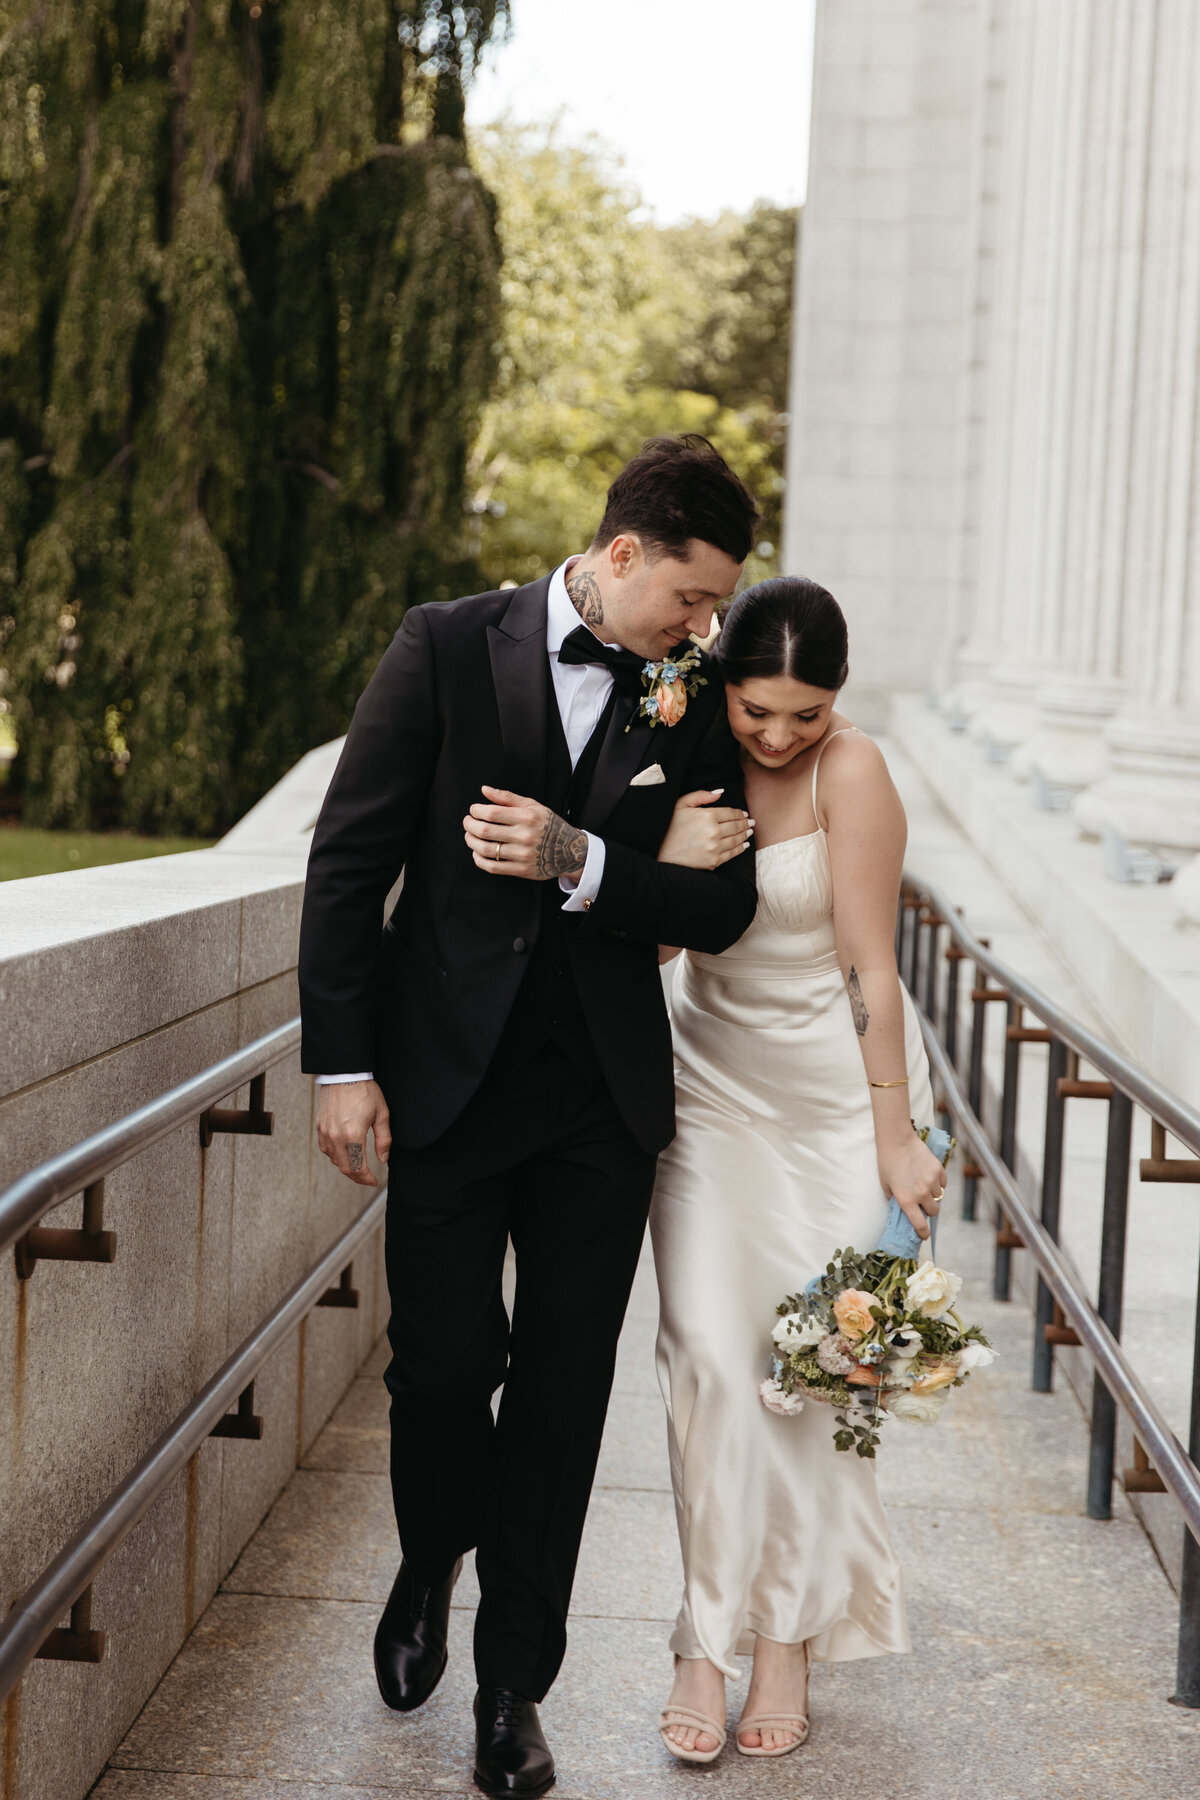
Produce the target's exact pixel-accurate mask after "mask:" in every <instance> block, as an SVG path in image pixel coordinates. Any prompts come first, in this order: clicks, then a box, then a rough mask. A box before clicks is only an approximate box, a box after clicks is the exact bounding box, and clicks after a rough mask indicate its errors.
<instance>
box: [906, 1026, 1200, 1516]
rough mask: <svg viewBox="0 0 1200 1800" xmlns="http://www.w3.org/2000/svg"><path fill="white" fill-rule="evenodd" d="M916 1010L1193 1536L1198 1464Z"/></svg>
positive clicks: (997, 1178) (972, 1128)
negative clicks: (1030, 1202)
mask: <svg viewBox="0 0 1200 1800" xmlns="http://www.w3.org/2000/svg"><path fill="white" fill-rule="evenodd" d="M917 1016H918V1019H919V1022H920V1026H921V1035H922V1037H923V1038H924V1039H925V1048H926V1050H927V1052H928V1054H929V1060H930V1063H931V1064H932V1065H933V1069H934V1072H935V1074H936V1075H937V1079H938V1082H939V1083H940V1085H941V1089H942V1092H943V1093H944V1094H945V1096H946V1099H947V1101H948V1102H949V1110H950V1112H951V1113H952V1114H953V1115H954V1122H955V1126H956V1127H957V1129H958V1130H959V1131H960V1132H961V1133H962V1135H963V1137H964V1138H965V1139H966V1141H967V1143H968V1144H969V1145H970V1147H971V1149H972V1151H973V1152H974V1154H975V1155H976V1156H977V1157H978V1158H979V1161H980V1162H981V1163H982V1164H983V1167H984V1169H985V1170H986V1171H987V1176H988V1179H989V1181H992V1182H994V1183H995V1185H996V1189H997V1192H998V1193H999V1195H1000V1197H1001V1200H1002V1201H1003V1204H1004V1212H1005V1215H1006V1217H1007V1218H1009V1219H1010V1220H1012V1221H1013V1222H1014V1223H1015V1224H1016V1225H1018V1226H1019V1227H1020V1231H1021V1236H1022V1237H1023V1238H1024V1240H1025V1248H1026V1249H1027V1250H1028V1251H1029V1254H1030V1255H1031V1256H1032V1257H1033V1260H1034V1262H1035V1263H1036V1264H1037V1266H1038V1268H1039V1270H1040V1271H1041V1273H1042V1275H1043V1276H1044V1277H1045V1279H1046V1280H1047V1282H1048V1283H1049V1284H1050V1287H1051V1289H1052V1291H1053V1293H1054V1295H1055V1298H1056V1299H1057V1300H1058V1302H1059V1305H1060V1306H1061V1307H1062V1309H1063V1311H1064V1312H1065V1313H1066V1314H1067V1315H1068V1317H1069V1318H1070V1320H1071V1322H1072V1324H1073V1325H1074V1327H1075V1329H1076V1331H1077V1332H1078V1333H1079V1336H1080V1337H1081V1338H1082V1339H1083V1343H1084V1348H1085V1349H1087V1350H1089V1351H1090V1352H1091V1355H1092V1360H1093V1361H1094V1362H1095V1364H1096V1367H1097V1369H1099V1371H1100V1374H1101V1375H1102V1376H1103V1378H1104V1382H1105V1385H1106V1387H1107V1388H1108V1390H1109V1392H1110V1393H1111V1394H1112V1396H1113V1398H1114V1399H1115V1400H1118V1401H1119V1402H1120V1403H1121V1405H1122V1406H1123V1407H1124V1408H1125V1410H1126V1412H1127V1413H1128V1414H1129V1417H1130V1419H1131V1421H1132V1423H1133V1426H1134V1428H1135V1430H1136V1431H1137V1434H1138V1437H1139V1438H1140V1440H1141V1442H1142V1444H1143V1445H1144V1446H1145V1449H1146V1452H1147V1455H1148V1456H1149V1457H1150V1460H1151V1462H1153V1464H1154V1466H1155V1468H1156V1469H1157V1470H1158V1472H1159V1474H1160V1475H1161V1476H1162V1478H1163V1480H1164V1481H1165V1482H1166V1484H1167V1486H1168V1487H1169V1488H1170V1490H1171V1492H1172V1493H1173V1494H1174V1496H1175V1498H1176V1500H1178V1502H1179V1504H1180V1506H1181V1508H1182V1509H1183V1516H1184V1519H1185V1520H1186V1522H1187V1526H1188V1529H1189V1530H1190V1531H1191V1533H1192V1535H1193V1537H1195V1538H1196V1540H1197V1541H1198V1542H1200V1469H1198V1468H1197V1467H1196V1465H1195V1463H1194V1462H1193V1461H1192V1459H1191V1457H1190V1456H1189V1455H1188V1453H1187V1451H1186V1450H1185V1449H1184V1447H1183V1445H1182V1444H1181V1443H1180V1442H1179V1439H1178V1438H1177V1437H1176V1436H1175V1433H1174V1432H1173V1431H1172V1430H1171V1427H1170V1426H1169V1425H1168V1423H1167V1421H1166V1418H1165V1416H1164V1414H1163V1412H1162V1410H1161V1408H1160V1407H1159V1405H1158V1402H1157V1401H1156V1400H1154V1399H1153V1398H1152V1397H1151V1395H1150V1394H1149V1393H1147V1391H1146V1389H1145V1388H1144V1387H1143V1385H1142V1383H1141V1382H1140V1381H1139V1379H1138V1377H1137V1375H1136V1374H1135V1373H1134V1371H1133V1369H1132V1368H1131V1367H1130V1365H1129V1363H1128V1362H1127V1361H1126V1359H1125V1356H1124V1354H1123V1352H1122V1350H1121V1346H1120V1344H1119V1343H1118V1342H1117V1340H1116V1338H1115V1337H1114V1336H1113V1334H1112V1332H1111V1331H1110V1330H1109V1329H1108V1326H1107V1325H1106V1324H1105V1323H1104V1320H1103V1319H1102V1318H1101V1317H1100V1315H1099V1313H1098V1312H1097V1311H1096V1309H1095V1307H1094V1306H1093V1305H1092V1302H1091V1300H1090V1299H1089V1298H1088V1296H1087V1294H1086V1293H1085V1291H1084V1289H1083V1287H1082V1285H1081V1283H1080V1280H1079V1277H1078V1276H1077V1275H1076V1273H1075V1271H1074V1269H1073V1268H1072V1267H1071V1264H1070V1263H1069V1261H1068V1260H1067V1258H1066V1257H1065V1256H1064V1255H1063V1253H1062V1251H1061V1250H1060V1249H1059V1247H1058V1245H1057V1244H1056V1243H1055V1241H1054V1239H1053V1238H1052V1237H1051V1236H1050V1234H1049V1232H1047V1231H1046V1230H1045V1229H1044V1228H1043V1226H1042V1224H1041V1221H1040V1220H1039V1219H1038V1218H1037V1216H1036V1214H1034V1213H1032V1212H1031V1211H1030V1210H1029V1207H1028V1205H1027V1204H1026V1201H1025V1197H1024V1195H1023V1194H1022V1193H1021V1190H1020V1188H1019V1187H1018V1186H1017V1184H1016V1182H1015V1181H1014V1180H1013V1178H1012V1176H1011V1174H1010V1173H1009V1171H1008V1170H1007V1169H1006V1168H1005V1166H1004V1164H1003V1163H1002V1162H1001V1161H1000V1158H999V1156H998V1155H997V1154H996V1152H995V1150H994V1149H993V1148H992V1144H991V1140H990V1139H989V1137H988V1134H987V1129H986V1127H985V1126H984V1124H983V1122H982V1120H981V1119H979V1118H978V1117H977V1116H976V1114H975V1113H974V1111H973V1110H972V1108H971V1107H970V1105H969V1104H968V1101H967V1097H966V1095H965V1094H964V1093H963V1090H962V1086H961V1084H960V1083H959V1080H958V1076H957V1075H956V1073H955V1071H954V1068H953V1066H952V1064H951V1062H950V1059H949V1057H948V1056H947V1055H946V1052H945V1050H944V1049H943V1047H942V1044H941V1042H940V1041H939V1039H938V1036H937V1033H936V1031H935V1030H934V1028H933V1026H932V1025H931V1024H930V1022H929V1020H928V1019H927V1018H926V1017H925V1015H924V1013H923V1012H922V1011H921V1010H920V1008H918V1012H917Z"/></svg>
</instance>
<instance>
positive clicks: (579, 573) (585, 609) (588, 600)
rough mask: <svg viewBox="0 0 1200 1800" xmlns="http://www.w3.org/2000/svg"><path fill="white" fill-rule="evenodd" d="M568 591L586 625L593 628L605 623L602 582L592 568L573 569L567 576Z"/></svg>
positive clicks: (573, 604)
mask: <svg viewBox="0 0 1200 1800" xmlns="http://www.w3.org/2000/svg"><path fill="white" fill-rule="evenodd" d="M567 593H568V594H569V595H570V597H571V605H572V606H573V607H574V608H575V611H576V612H577V613H578V614H579V616H580V618H581V619H582V620H583V622H584V624H585V625H590V626H591V627H592V629H593V630H595V628H596V626H597V625H603V623H604V602H603V600H602V599H601V598H600V584H599V582H598V581H597V580H596V577H595V576H594V575H593V574H592V573H591V572H590V570H588V569H572V570H571V573H570V574H569V575H568V576H567Z"/></svg>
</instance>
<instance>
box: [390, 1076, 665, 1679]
mask: <svg viewBox="0 0 1200 1800" xmlns="http://www.w3.org/2000/svg"><path fill="white" fill-rule="evenodd" d="M654 1167H655V1158H654V1157H652V1156H648V1155H647V1154H646V1152H645V1151H644V1150H641V1149H639V1147H638V1145H637V1144H636V1143H635V1142H634V1140H633V1138H632V1137H631V1136H630V1135H629V1132H628V1131H627V1129H626V1127H625V1125H624V1123H623V1122H622V1120H621V1118H620V1116H619V1114H618V1113H617V1111H616V1108H615V1106H614V1104H613V1101H612V1099H611V1097H610V1095H609V1093H608V1090H607V1088H606V1087H605V1086H604V1085H603V1084H602V1083H594V1082H589V1081H587V1080H585V1079H584V1078H583V1077H581V1075H580V1074H579V1072H578V1070H577V1069H576V1068H575V1067H574V1066H573V1065H572V1063H571V1062H570V1061H569V1060H568V1059H567V1058H566V1057H565V1056H564V1055H563V1053H562V1052H561V1051H560V1050H558V1049H556V1048H555V1047H554V1046H553V1045H547V1046H546V1047H545V1048H544V1049H542V1050H540V1051H539V1052H538V1053H537V1054H536V1055H535V1056H534V1057H533V1058H532V1060H530V1061H529V1062H526V1063H525V1064H524V1066H522V1067H517V1068H507V1069H506V1068H504V1067H494V1068H493V1069H492V1070H491V1071H489V1074H488V1076H487V1077H486V1078H485V1081H484V1083H483V1085H482V1086H481V1088H480V1089H479V1091H478V1093H477V1094H476V1095H475V1097H474V1098H473V1100H472V1101H471V1103H470V1104H469V1106H468V1107H467V1109H466V1111H465V1112H464V1113H463V1115H462V1116H461V1117H460V1118H459V1119H458V1120H457V1121H456V1122H455V1124H454V1125H453V1126H452V1127H451V1129H450V1130H449V1131H448V1132H446V1134H445V1135H444V1136H443V1137H442V1138H440V1139H439V1140H438V1141H437V1142H436V1143H434V1144H432V1145H430V1146H428V1147H427V1148H425V1149H421V1150H406V1149H403V1148H402V1147H396V1148H393V1151H392V1154H391V1158H390V1165H389V1176H388V1179H389V1184H390V1193H389V1200H388V1213H387V1274H388V1285H389V1289H390V1293H391V1303H392V1316H391V1323H390V1325H389V1327H388V1335H389V1339H390V1342H391V1349H392V1360H391V1363H390V1365H389V1367H388V1370H387V1374H386V1376H385V1378H384V1379H385V1381H386V1383H387V1387H388V1390H389V1392H390V1394H391V1397H392V1405H391V1425H392V1437H391V1445H392V1448H391V1469H392V1493H393V1497H394V1501H395V1507H396V1523H397V1525H398V1527H399V1531H400V1543H401V1546H402V1549H403V1553H404V1557H405V1560H406V1561H407V1562H408V1564H409V1565H410V1567H411V1568H412V1569H413V1571H414V1573H415V1575H416V1576H417V1578H418V1580H423V1581H430V1582H434V1581H438V1580H440V1579H441V1578H442V1577H443V1576H444V1575H445V1574H446V1572H447V1571H448V1569H449V1568H450V1566H451V1565H452V1563H453V1562H454V1560H455V1558H456V1557H458V1556H459V1555H461V1554H463V1553H464V1552H466V1551H468V1550H470V1549H471V1548H473V1547H475V1548H476V1549H477V1556H476V1568H477V1570H478V1574H479V1585H480V1592H481V1599H480V1604H479V1611H478V1614H477V1616H476V1620H475V1667H476V1673H477V1676H478V1679H479V1682H480V1684H481V1685H484V1686H497V1687H506V1688H512V1689H513V1690H515V1691H516V1692H517V1693H519V1694H524V1695H525V1696H526V1697H527V1698H528V1699H531V1700H540V1699H542V1697H543V1696H544V1694H545V1693H546V1690H547V1689H548V1688H549V1687H550V1684H551V1683H552V1682H553V1680H554V1677H555V1675H556V1674H557V1673H558V1669H559V1665H560V1664H561V1662H562V1658H563V1653H564V1651H565V1649H566V1641H567V1636H566V1617H567V1608H568V1605H569V1603H570V1598H571V1585H572V1582H573V1580H574V1575H575V1564H576V1560H577V1558H578V1554H579V1541H580V1538H581V1536H582V1533H583V1524H584V1518H585V1516H586V1513H587V1506H588V1498H589V1495H590V1492H591V1486H592V1479H593V1476H594V1474H595V1469H596V1458H597V1455H598V1453H599V1449H600V1438H601V1433H602V1432H603V1429H604V1416H605V1412H606V1410H607V1406H608V1396H609V1391H610V1389H611V1386H612V1377H613V1365H614V1360H615V1355H616V1346H617V1338H618V1335H619V1333H620V1330H621V1324H622V1321H623V1319H624V1316H625V1308H626V1305H627V1302H628V1299H629V1290H630V1287H631V1286H632V1283H633V1276H634V1271H635V1269H636V1267H637V1261H638V1254H639V1251H640V1249H641V1244H642V1240H643V1236H644V1233H645V1225H646V1216H647V1213H648V1210H649V1205H650V1195H651V1191H652V1188H653V1185H654ZM510 1237H511V1239H512V1243H513V1248H514V1250H515V1252H516V1262H517V1287H516V1300H515V1304H514V1308H513V1316H512V1321H511V1324H510V1321H509V1319H508V1316H507V1313H506V1311H505V1307H504V1302H503V1298H502V1295H501V1278H502V1274H503V1269H504V1257H505V1251H506V1248H507V1244H508V1240H509V1238H510ZM501 1383H503V1385H504V1392H503V1395H502V1396H501V1401H500V1409H499V1414H498V1416H497V1417H496V1419H495V1422H494V1423H493V1417H492V1408H491V1400H492V1396H493V1394H494V1393H495V1391H496V1389H497V1388H498V1387H499V1386H500V1385H501Z"/></svg>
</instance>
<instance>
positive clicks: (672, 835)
mask: <svg viewBox="0 0 1200 1800" xmlns="http://www.w3.org/2000/svg"><path fill="white" fill-rule="evenodd" d="M723 791H724V790H723V789H719V788H699V789H698V790H697V791H696V792H695V793H694V794H684V795H683V796H682V797H681V798H680V799H679V800H677V801H676V802H675V811H674V812H673V813H672V815H671V823H670V825H669V826H668V828H667V835H666V837H665V838H664V839H663V841H662V845H661V848H660V849H659V852H658V860H659V862H668V863H676V864H678V865H679V866H680V867H681V868H684V869H719V868H720V866H721V864H722V863H726V862H728V861H729V860H730V858H731V857H734V856H740V855H741V853H742V851H743V850H744V849H745V848H746V845H747V844H748V843H749V842H750V833H751V832H752V831H753V829H754V820H753V819H751V818H749V817H748V816H747V814H746V813H744V812H742V810H741V809H740V807H736V806H714V805H713V804H712V803H713V801H714V800H717V799H719V798H720V795H721V793H722V792H723Z"/></svg>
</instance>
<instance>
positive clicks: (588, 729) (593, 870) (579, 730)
mask: <svg viewBox="0 0 1200 1800" xmlns="http://www.w3.org/2000/svg"><path fill="white" fill-rule="evenodd" d="M578 560H579V559H578V557H574V556H569V557H568V558H567V560H566V562H565V563H562V564H561V565H560V566H559V567H558V568H557V569H555V571H554V573H553V575H552V576H551V577H550V591H549V594H548V595H547V598H546V654H547V656H548V657H549V658H550V676H551V679H552V681H553V683H554V697H555V699H556V700H557V702H558V713H559V717H560V718H561V720H562V728H563V736H564V737H565V738H566V740H567V749H568V751H569V752H570V756H571V767H572V769H573V768H574V767H575V765H576V763H577V762H578V761H579V758H580V757H581V756H582V755H583V752H584V748H585V746H586V744H587V741H588V739H589V738H590V737H591V735H592V733H593V731H595V729H596V726H597V725H598V724H599V722H600V714H601V713H602V712H603V711H604V708H605V707H606V706H607V705H608V696H609V695H610V694H611V692H612V685H613V678H612V671H611V669H607V668H605V666H604V664H603V663H560V662H559V660H558V652H559V650H560V649H561V647H562V642H563V639H564V638H565V637H566V636H567V635H568V633H570V632H572V631H574V630H575V627H576V626H577V625H578V624H579V614H578V613H577V612H576V611H575V608H574V606H573V605H572V604H571V596H570V594H568V592H567V570H568V569H569V568H570V567H571V565H572V564H573V563H575V562H577V561H578ZM613 648H614V649H617V650H619V649H620V648H621V646H620V645H619V644H614V645H613ZM586 835H587V846H588V847H587V860H586V861H585V862H584V865H583V871H582V873H581V874H580V875H578V876H571V875H564V876H562V877H560V879H559V883H558V885H559V887H560V888H562V890H563V892H564V893H565V894H566V896H567V898H566V900H565V901H564V902H563V911H564V912H583V911H585V910H586V908H587V907H588V906H590V905H591V903H592V901H593V900H594V899H595V898H596V895H597V894H598V893H599V892H600V882H601V879H602V877H603V875H604V841H603V839H602V838H598V837H596V836H595V835H594V833H592V832H590V831H589V832H588V833H587V834H586ZM371 1079H372V1077H371V1075H370V1073H369V1071H362V1072H360V1073H359V1074H357V1075H318V1076H317V1082H318V1083H319V1084H320V1085H325V1084H327V1083H330V1082H339V1081H370V1080H371Z"/></svg>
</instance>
